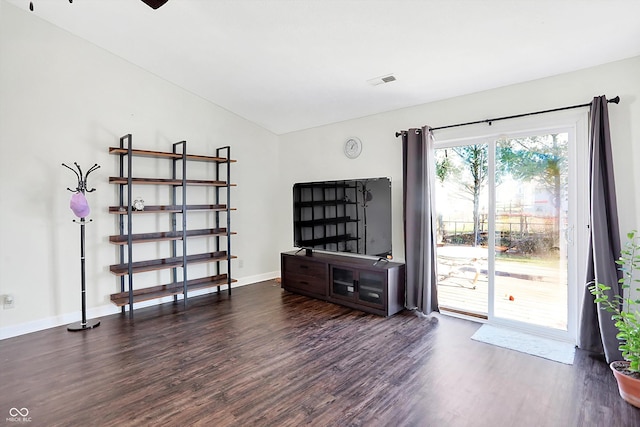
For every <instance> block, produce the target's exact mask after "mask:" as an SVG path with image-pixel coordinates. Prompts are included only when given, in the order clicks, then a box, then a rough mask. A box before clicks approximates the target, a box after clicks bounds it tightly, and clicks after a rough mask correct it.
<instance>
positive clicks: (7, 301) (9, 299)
mask: <svg viewBox="0 0 640 427" xmlns="http://www.w3.org/2000/svg"><path fill="white" fill-rule="evenodd" d="M15 302H16V300H15V299H14V298H13V295H5V296H4V298H3V300H2V306H3V307H4V309H5V310H7V309H9V308H13V307H15Z"/></svg>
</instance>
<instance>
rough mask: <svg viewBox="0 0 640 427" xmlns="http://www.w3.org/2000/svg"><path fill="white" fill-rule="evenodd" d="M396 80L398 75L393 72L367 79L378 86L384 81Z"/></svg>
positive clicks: (372, 84)
mask: <svg viewBox="0 0 640 427" xmlns="http://www.w3.org/2000/svg"><path fill="white" fill-rule="evenodd" d="M394 81H396V77H395V76H394V75H393V74H387V75H384V76H380V77H375V78H373V79H369V80H367V83H369V84H370V85H371V86H378V85H381V84H384V83H390V82H394Z"/></svg>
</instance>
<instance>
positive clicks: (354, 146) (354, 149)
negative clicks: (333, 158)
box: [344, 137, 362, 159]
mask: <svg viewBox="0 0 640 427" xmlns="http://www.w3.org/2000/svg"><path fill="white" fill-rule="evenodd" d="M360 153H362V141H360V139H358V138H356V137H353V138H349V139H347V140H346V142H345V143H344V154H345V156H347V157H348V158H350V159H355V158H356V157H358V156H359V155H360Z"/></svg>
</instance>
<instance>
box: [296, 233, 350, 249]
mask: <svg viewBox="0 0 640 427" xmlns="http://www.w3.org/2000/svg"><path fill="white" fill-rule="evenodd" d="M353 240H358V238H357V237H351V236H350V235H348V234H342V235H339V236H331V237H321V238H319V239H312V240H302V241H300V246H305V247H307V246H308V247H315V246H319V245H328V244H331V243H341V242H348V241H353Z"/></svg>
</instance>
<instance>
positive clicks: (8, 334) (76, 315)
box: [0, 271, 280, 340]
mask: <svg viewBox="0 0 640 427" xmlns="http://www.w3.org/2000/svg"><path fill="white" fill-rule="evenodd" d="M276 277H280V271H273V272H271V273H264V274H257V275H255V276H249V277H243V278H242V279H238V281H237V282H235V283H234V284H233V285H232V286H231V288H232V289H233V288H238V287H240V286H246V285H251V284H253V283H258V282H263V281H265V280H271V279H275V278H276ZM213 292H214V288H211V289H199V290H197V291H193V292H190V293H189V297H196V296H200V295H206V294H210V293H213ZM178 298H181V297H180V296H178ZM171 301H173V297H164V298H159V299H156V300H150V301H143V302H140V303H138V304H136V305H135V308H134V309H137V308H143V307H151V306H154V305H159V304H164V303H167V302H171ZM119 312H120V308H118V307H116V306H115V305H113V304H107V305H102V306H98V307H92V308H88V309H87V319H95V318H99V317H103V316H108V315H111V314H116V313H119ZM81 318H82V312H81V311H75V312H73V313H65V314H60V315H58V316H52V317H46V318H42V319H37V320H33V321H30V322H25V323H20V324H17V325H12V326H4V327H1V328H0V340H4V339H7V338H12V337H17V336H19V335H24V334H29V333H31V332H37V331H42V330H44V329H49V328H55V327H57V326H62V325H67V324H69V323H74V322H77V321H78V320H80V319H81Z"/></svg>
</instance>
